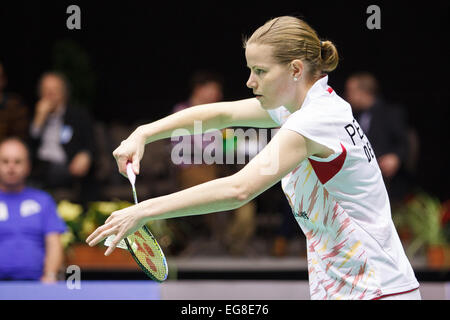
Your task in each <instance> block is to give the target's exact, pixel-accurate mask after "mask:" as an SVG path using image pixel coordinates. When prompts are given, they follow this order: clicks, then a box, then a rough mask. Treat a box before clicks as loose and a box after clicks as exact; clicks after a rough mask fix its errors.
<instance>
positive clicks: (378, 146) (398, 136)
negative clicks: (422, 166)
mask: <svg viewBox="0 0 450 320" xmlns="http://www.w3.org/2000/svg"><path fill="white" fill-rule="evenodd" d="M345 96H346V99H347V101H348V102H349V103H350V105H351V106H352V110H353V115H354V117H355V119H356V120H357V121H358V123H359V125H360V126H361V128H362V129H363V131H364V133H365V134H366V135H367V137H368V138H369V140H370V143H371V144H372V147H373V149H374V151H375V155H376V157H377V161H378V164H379V166H380V169H381V173H382V175H383V178H384V180H385V183H386V188H387V190H388V192H389V196H390V199H391V204H395V203H396V202H399V201H401V200H402V199H403V198H404V196H405V195H406V194H407V192H408V190H409V185H410V183H409V182H408V174H407V172H406V170H405V162H406V161H408V152H409V141H408V125H407V120H406V114H405V110H404V109H403V108H401V107H400V106H398V105H394V104H392V103H388V102H387V101H385V100H384V99H382V97H381V95H380V93H379V85H378V81H377V79H376V78H375V77H374V76H373V75H372V74H370V73H369V72H359V73H354V74H353V75H351V76H350V77H349V78H348V79H347V81H346V84H345Z"/></svg>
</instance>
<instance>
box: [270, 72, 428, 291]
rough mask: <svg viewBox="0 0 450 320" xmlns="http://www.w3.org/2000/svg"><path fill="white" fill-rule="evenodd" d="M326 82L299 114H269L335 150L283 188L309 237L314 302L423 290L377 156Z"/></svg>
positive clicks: (309, 162) (307, 164)
mask: <svg viewBox="0 0 450 320" xmlns="http://www.w3.org/2000/svg"><path fill="white" fill-rule="evenodd" d="M327 82H328V76H325V77H322V78H321V79H320V80H318V81H317V82H316V83H315V84H314V85H313V86H312V87H311V88H310V90H309V91H308V93H307V95H306V98H305V101H304V102H303V105H302V107H301V108H300V109H299V110H298V111H296V112H294V113H292V114H291V113H290V112H289V111H288V110H287V109H286V108H285V107H279V108H277V109H273V110H269V114H270V116H271V117H272V118H273V119H274V120H275V121H276V122H277V123H278V124H280V125H281V128H282V129H289V130H293V131H295V132H297V133H299V134H301V135H302V136H304V137H306V138H308V139H310V140H313V141H315V142H318V143H320V144H322V145H324V146H326V147H328V148H330V149H332V150H334V152H335V153H334V154H332V155H331V156H329V157H328V158H326V159H324V158H318V157H314V156H311V157H309V158H308V159H305V160H304V161H302V162H301V163H300V164H299V166H298V167H296V168H295V169H294V170H293V171H292V172H291V173H289V174H288V175H287V176H285V177H284V178H283V179H282V183H281V184H282V188H283V191H284V193H285V194H286V197H287V199H288V201H289V203H290V205H291V208H292V211H293V213H294V215H295V218H296V220H297V222H298V224H299V225H300V227H301V229H302V230H303V232H304V234H305V236H306V239H307V252H308V273H309V284H310V295H311V299H374V298H378V297H381V296H384V295H388V294H393V293H400V292H404V291H408V290H411V289H415V288H418V287H419V283H418V282H417V280H416V278H415V275H414V272H413V270H412V268H411V265H410V263H409V261H408V259H407V257H406V255H405V252H404V250H403V247H402V244H401V242H400V239H399V237H398V235H397V231H396V230H395V227H394V224H393V221H392V218H391V210H390V204H389V198H388V194H387V191H386V188H385V185H384V182H383V179H382V176H381V171H380V169H379V167H378V164H377V161H376V159H375V154H374V151H373V150H372V147H371V145H370V143H369V141H368V139H367V137H366V136H365V135H364V132H363V131H362V130H361V128H360V126H359V124H358V123H357V121H356V120H355V119H354V118H353V114H352V111H351V107H350V105H349V104H348V103H347V102H346V101H344V100H343V99H342V98H341V97H339V96H338V95H337V94H336V93H335V92H334V91H333V89H332V88H330V87H329V86H328V84H327Z"/></svg>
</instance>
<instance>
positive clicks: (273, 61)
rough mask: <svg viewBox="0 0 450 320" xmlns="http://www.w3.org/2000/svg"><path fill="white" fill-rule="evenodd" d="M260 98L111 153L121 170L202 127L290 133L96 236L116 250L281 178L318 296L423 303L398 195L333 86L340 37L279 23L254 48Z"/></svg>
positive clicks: (195, 117) (254, 39) (177, 120)
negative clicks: (163, 222) (393, 203)
mask: <svg viewBox="0 0 450 320" xmlns="http://www.w3.org/2000/svg"><path fill="white" fill-rule="evenodd" d="M244 47H245V57H246V60H247V67H248V68H249V69H250V76H249V78H248V81H247V86H248V87H249V88H250V89H252V91H253V94H254V95H255V97H253V98H250V99H244V100H239V101H233V102H219V103H213V104H205V105H200V106H195V107H192V108H188V109H185V110H183V111H180V112H178V113H175V114H173V115H169V116H167V117H165V118H162V119H160V120H158V121H155V122H152V123H150V124H146V125H143V126H140V127H138V128H137V129H136V130H135V131H134V132H133V133H132V134H131V135H130V136H129V137H128V138H127V139H126V140H124V141H123V142H122V143H121V144H120V146H119V147H118V148H117V149H116V150H115V151H114V152H113V155H114V157H115V159H116V161H117V164H118V168H119V171H120V173H122V174H124V175H126V164H127V162H129V161H132V163H133V170H134V172H135V173H136V174H139V161H140V160H141V159H142V156H143V153H144V148H145V145H146V144H147V143H150V142H152V141H155V140H158V139H163V138H168V137H170V136H171V134H172V133H173V131H174V130H175V129H178V128H184V129H187V130H190V132H193V128H194V121H202V127H203V129H204V130H205V131H206V130H208V129H211V128H216V129H222V128H227V127H232V126H238V127H245V126H248V127H260V128H271V127H279V126H280V127H281V128H280V130H279V131H278V132H277V134H276V135H274V137H273V138H272V139H271V141H270V142H269V143H268V144H267V145H266V146H265V148H264V149H263V150H261V152H260V153H259V154H258V155H257V156H256V157H254V158H253V159H252V160H251V161H249V163H248V164H247V165H246V166H245V167H244V168H242V169H241V170H240V171H239V172H237V173H235V174H233V175H231V176H228V177H224V178H220V179H216V180H212V181H209V182H206V183H203V184H199V185H197V186H194V187H191V188H188V189H185V190H182V191H179V192H175V193H172V194H169V195H166V196H161V197H157V198H153V199H149V200H146V201H143V202H141V203H139V204H138V205H135V206H132V207H129V208H126V209H123V210H120V211H116V212H114V213H113V214H112V215H111V216H110V217H109V218H108V219H107V221H106V222H105V224H104V225H103V226H100V227H99V228H97V230H95V231H94V232H93V233H92V234H91V235H90V236H89V237H88V239H87V242H88V243H89V245H91V246H93V245H95V244H97V243H99V242H100V241H102V240H103V239H105V238H106V237H108V236H109V235H111V234H115V235H116V238H115V240H114V243H113V244H112V245H111V246H110V247H109V248H108V250H107V252H106V253H105V254H106V255H108V254H110V253H111V252H112V250H114V248H115V246H116V245H117V243H118V242H119V241H120V240H121V239H123V238H124V237H126V236H127V235H130V234H131V233H132V232H134V231H136V230H137V229H138V228H139V227H141V226H142V225H143V224H145V223H146V222H148V221H150V220H154V219H166V218H174V217H182V216H188V215H198V214H206V213H211V212H218V211H227V210H232V209H235V208H238V207H240V206H243V205H244V204H246V203H247V202H249V201H251V200H252V199H254V198H255V197H256V196H258V195H259V194H261V193H262V192H263V191H265V190H267V189H268V188H270V187H272V186H273V185H274V184H276V183H277V182H278V181H280V180H281V182H282V188H283V191H284V193H285V195H286V197H287V199H288V201H289V203H290V205H291V208H292V211H293V214H294V216H295V218H296V220H297V222H298V224H299V225H300V227H301V229H302V231H303V232H304V234H305V235H306V239H307V249H308V250H307V251H308V273H309V284H310V296H311V299H384V298H391V299H392V298H394V299H420V292H419V290H418V288H419V283H418V282H417V280H416V278H415V275H414V272H413V269H412V267H411V265H410V263H409V261H408V259H407V257H406V255H405V253H404V250H403V247H402V244H401V242H400V240H399V237H398V235H397V231H396V229H395V227H394V224H393V222H392V218H391V212H390V204H389V198H388V195H387V192H386V188H385V185H384V183H383V179H382V176H381V172H380V169H379V167H378V164H377V161H376V159H375V153H374V150H373V149H372V147H371V145H370V142H369V141H368V139H367V136H366V135H365V134H364V132H363V131H362V130H361V127H360V126H359V124H358V123H357V121H356V120H355V119H354V118H353V115H352V111H351V107H350V105H349V104H348V103H347V102H346V101H344V100H343V99H342V98H341V97H340V96H339V95H338V94H337V93H336V92H335V91H334V90H333V89H332V88H331V87H330V86H328V84H327V81H328V73H329V72H331V71H333V70H334V69H335V68H336V66H337V64H338V53H337V50H336V47H335V46H334V44H333V43H332V42H331V41H321V40H320V39H319V37H318V36H317V34H316V32H315V31H314V30H313V29H312V28H311V27H310V26H309V25H308V24H307V23H306V22H304V21H303V20H300V19H298V18H296V17H290V16H283V17H278V18H275V19H272V20H270V21H268V22H267V23H265V24H264V25H263V26H261V27H260V28H258V29H257V30H256V31H255V32H254V33H253V34H252V36H251V37H250V38H247V39H246V40H245V41H244Z"/></svg>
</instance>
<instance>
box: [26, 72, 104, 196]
mask: <svg viewBox="0 0 450 320" xmlns="http://www.w3.org/2000/svg"><path fill="white" fill-rule="evenodd" d="M38 91H39V96H40V100H39V101H38V102H37V104H36V109H35V113H34V117H33V120H32V123H31V128H30V136H31V141H32V146H33V156H34V163H35V172H34V173H33V176H32V178H33V180H34V181H33V182H34V183H37V184H36V185H37V186H38V187H41V188H46V189H47V188H48V189H50V190H52V191H53V190H54V189H56V188H69V189H71V190H72V191H73V193H74V194H76V196H74V198H73V199H69V200H72V201H80V202H82V203H84V204H85V203H87V202H88V201H92V200H96V190H97V188H96V187H95V183H94V182H95V179H94V173H93V169H94V168H93V159H94V155H93V154H94V149H95V144H94V133H93V124H92V122H91V118H90V116H89V114H88V113H87V112H86V111H85V110H83V109H81V108H76V107H75V106H72V105H70V103H69V98H70V96H69V83H68V81H67V79H66V78H65V76H64V75H62V74H60V73H58V72H47V73H45V74H44V75H43V76H42V77H41V79H40V81H39V85H38Z"/></svg>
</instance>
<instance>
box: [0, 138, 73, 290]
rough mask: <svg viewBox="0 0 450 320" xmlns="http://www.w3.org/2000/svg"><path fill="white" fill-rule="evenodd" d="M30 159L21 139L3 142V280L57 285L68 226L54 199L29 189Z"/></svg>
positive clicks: (0, 243) (0, 230)
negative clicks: (33, 281)
mask: <svg viewBox="0 0 450 320" xmlns="http://www.w3.org/2000/svg"><path fill="white" fill-rule="evenodd" d="M29 173H30V159H29V153H28V149H27V147H26V145H25V144H24V143H23V142H22V141H21V140H20V139H18V138H7V139H6V140H4V141H2V142H0V280H40V281H42V282H54V281H56V280H57V273H58V270H59V269H60V267H61V265H62V262H63V249H62V245H61V241H60V234H61V233H63V232H65V230H66V225H65V223H64V221H63V220H62V219H61V218H60V217H59V216H58V214H57V211H56V204H55V202H54V200H53V198H52V197H51V196H50V195H49V194H48V193H46V192H44V191H41V190H37V189H33V188H29V187H27V186H26V179H27V177H28V175H29Z"/></svg>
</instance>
